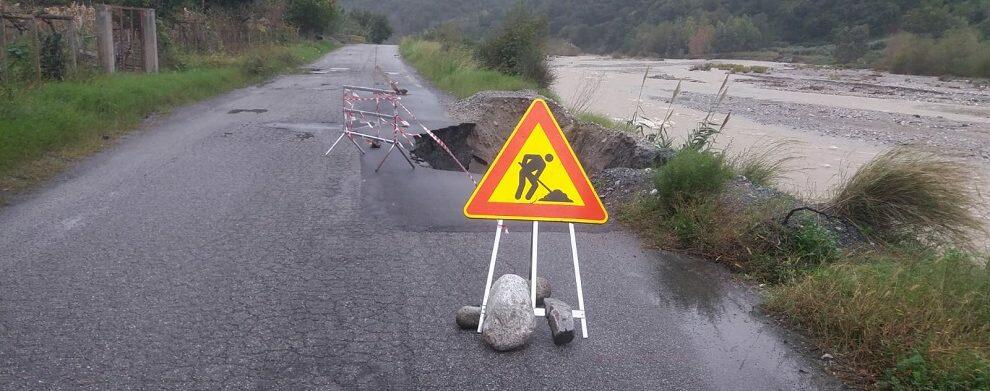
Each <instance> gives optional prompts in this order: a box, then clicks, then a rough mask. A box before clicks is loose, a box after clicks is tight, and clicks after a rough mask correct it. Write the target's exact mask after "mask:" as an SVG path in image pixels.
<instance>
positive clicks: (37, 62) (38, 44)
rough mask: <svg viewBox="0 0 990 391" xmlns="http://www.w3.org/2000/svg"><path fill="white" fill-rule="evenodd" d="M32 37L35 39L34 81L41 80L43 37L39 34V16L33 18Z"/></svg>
mask: <svg viewBox="0 0 990 391" xmlns="http://www.w3.org/2000/svg"><path fill="white" fill-rule="evenodd" d="M31 37H32V38H33V40H34V82H35V83H40V82H41V38H40V37H39V36H38V18H31Z"/></svg>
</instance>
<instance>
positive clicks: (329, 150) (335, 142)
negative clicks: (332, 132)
mask: <svg viewBox="0 0 990 391" xmlns="http://www.w3.org/2000/svg"><path fill="white" fill-rule="evenodd" d="M342 138H344V133H341V134H340V136H339V137H337V141H334V142H333V145H331V146H330V149H328V150H327V153H324V154H323V156H329V155H330V152H331V151H333V147H336V146H337V143H339V142H340V139H342Z"/></svg>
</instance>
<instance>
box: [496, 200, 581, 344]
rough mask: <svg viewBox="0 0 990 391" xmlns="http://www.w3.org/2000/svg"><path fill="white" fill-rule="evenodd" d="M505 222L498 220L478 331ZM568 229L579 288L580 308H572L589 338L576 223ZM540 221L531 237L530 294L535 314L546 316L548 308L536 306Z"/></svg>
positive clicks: (571, 224)
mask: <svg viewBox="0 0 990 391" xmlns="http://www.w3.org/2000/svg"><path fill="white" fill-rule="evenodd" d="M504 227H505V224H504V221H503V220H498V224H497V225H496V228H495V243H494V244H493V246H492V256H491V260H490V261H489V262H488V278H487V279H486V281H485V296H484V297H482V299H481V316H480V318H479V319H478V332H479V333H480V332H481V331H482V327H484V324H485V312H486V310H487V309H488V295H489V294H490V293H491V287H492V277H493V276H494V274H495V260H496V259H497V258H498V245H499V242H500V241H501V239H502V230H503V229H504ZM567 229H568V232H569V234H570V239H571V259H572V261H573V263H574V284H575V287H576V288H577V296H578V309H576V310H571V316H572V317H573V318H574V319H581V338H588V318H587V316H586V313H585V310H584V291H583V288H582V286H581V265H580V262H579V261H578V253H577V239H576V236H575V234H574V223H567ZM539 232H540V222H539V221H533V234H532V237H531V239H530V269H529V283H530V287H529V294H530V301H531V302H532V303H533V314H534V315H536V316H540V317H543V316H546V308H537V307H536V276H537V273H536V268H537V267H536V265H537V247H538V243H539Z"/></svg>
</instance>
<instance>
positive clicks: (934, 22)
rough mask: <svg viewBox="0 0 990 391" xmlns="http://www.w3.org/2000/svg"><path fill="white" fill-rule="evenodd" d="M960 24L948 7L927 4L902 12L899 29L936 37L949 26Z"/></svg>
mask: <svg viewBox="0 0 990 391" xmlns="http://www.w3.org/2000/svg"><path fill="white" fill-rule="evenodd" d="M962 24H963V22H962V21H960V20H959V19H958V18H956V17H955V16H953V15H952V13H951V12H950V11H949V8H948V7H936V6H933V5H929V6H925V7H918V8H915V9H912V10H910V11H908V12H907V13H906V14H904V17H903V18H902V21H901V29H902V30H904V31H907V32H910V33H915V34H921V35H929V36H932V37H936V38H938V37H941V36H942V34H943V33H945V32H946V31H947V30H949V29H950V28H952V27H954V26H959V25H962Z"/></svg>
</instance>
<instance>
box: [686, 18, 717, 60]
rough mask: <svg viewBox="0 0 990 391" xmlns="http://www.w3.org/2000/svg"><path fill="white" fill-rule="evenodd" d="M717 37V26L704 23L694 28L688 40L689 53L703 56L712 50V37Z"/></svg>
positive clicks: (693, 55) (692, 55) (694, 55)
mask: <svg viewBox="0 0 990 391" xmlns="http://www.w3.org/2000/svg"><path fill="white" fill-rule="evenodd" d="M714 38H715V28H714V27H712V25H710V24H705V25H702V26H701V27H698V29H697V30H694V34H693V35H691V40H689V41H688V54H690V55H691V57H703V56H705V55H706V54H708V53H711V51H712V39H714Z"/></svg>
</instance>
